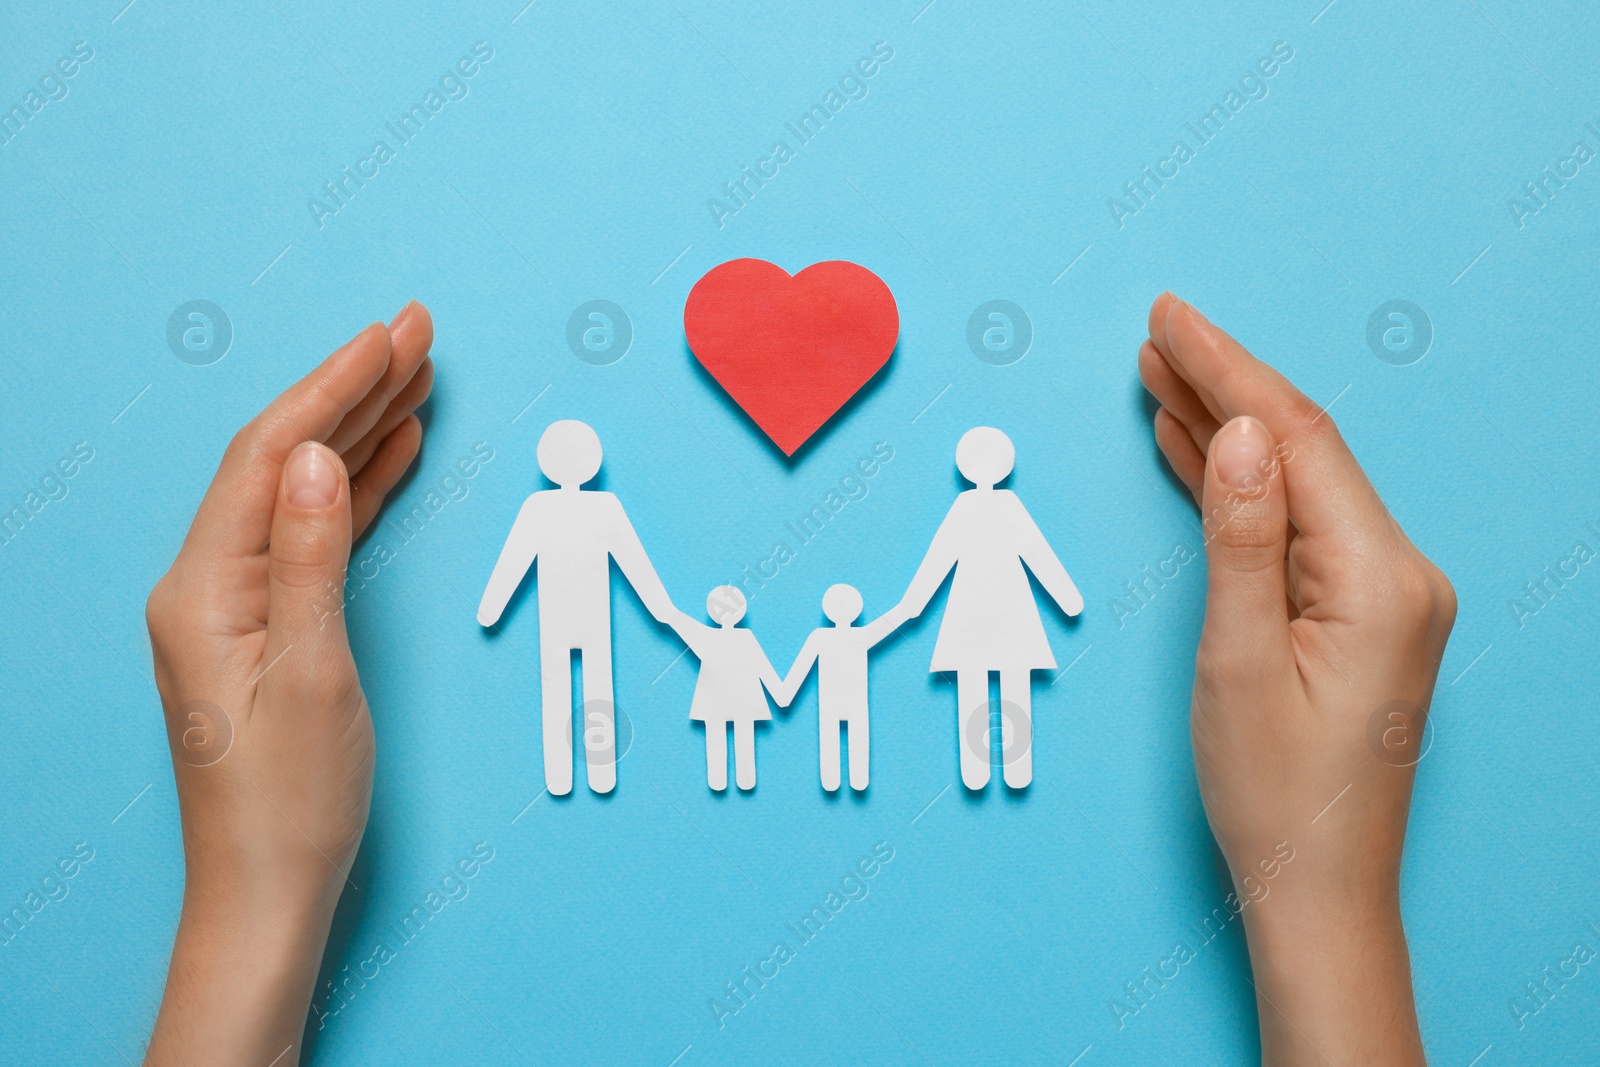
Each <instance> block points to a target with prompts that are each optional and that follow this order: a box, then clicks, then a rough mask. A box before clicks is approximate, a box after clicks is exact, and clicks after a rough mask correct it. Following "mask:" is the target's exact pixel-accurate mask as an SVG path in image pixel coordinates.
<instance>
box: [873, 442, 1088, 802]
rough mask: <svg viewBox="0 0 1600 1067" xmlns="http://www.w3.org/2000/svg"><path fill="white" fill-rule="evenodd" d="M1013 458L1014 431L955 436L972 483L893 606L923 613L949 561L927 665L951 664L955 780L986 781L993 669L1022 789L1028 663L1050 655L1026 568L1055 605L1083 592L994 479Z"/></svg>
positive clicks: (1034, 666)
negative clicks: (957, 759) (957, 754)
mask: <svg viewBox="0 0 1600 1067" xmlns="http://www.w3.org/2000/svg"><path fill="white" fill-rule="evenodd" d="M1015 459H1016V450H1015V448H1014V447H1013V446H1012V444H1011V439H1010V438H1009V437H1007V436H1006V435H1005V434H1003V433H1001V432H1000V431H999V430H996V429H993V428H991V427H988V426H978V427H975V428H973V429H971V430H968V431H967V432H966V433H965V434H964V435H963V436H962V438H961V441H960V442H959V443H958V444H957V445H956V467H957V469H958V470H960V471H961V475H962V477H964V478H966V480H967V481H969V482H971V483H972V484H973V485H974V486H975V487H976V488H973V489H968V490H966V491H964V492H962V493H960V494H958V495H957V496H956V501H955V503H954V504H952V505H951V507H950V511H949V512H948V513H947V514H946V515H945V517H944V521H943V522H942V523H940V524H939V529H938V531H937V532H936V533H935V534H934V535H933V543H932V544H931V545H929V546H928V553H927V555H926V556H925V557H924V558H923V560H922V564H921V566H919V567H918V568H917V573H916V575H915V576H914V577H913V578H912V579H911V585H910V586H909V587H908V588H907V589H906V594H905V596H904V597H902V598H901V600H900V603H899V605H897V608H896V609H893V610H895V611H897V612H903V613H904V614H905V615H906V616H907V617H913V618H914V617H915V616H917V615H920V614H921V613H922V610H923V609H924V608H926V607H927V606H928V601H929V600H931V599H932V598H933V594H934V593H936V592H938V590H939V586H941V585H942V584H944V580H945V576H946V575H948V574H949V573H950V571H951V570H952V569H954V570H955V578H954V580H953V581H952V582H951V584H950V598H949V600H948V601H947V602H946V604H945V609H944V618H943V620H942V621H941V622H940V624H939V639H938V641H937V642H936V643H935V645H934V649H933V662H932V664H931V665H930V666H929V668H928V669H929V670H930V671H954V672H955V675H956V702H957V709H956V710H957V724H958V727H959V729H960V731H961V736H960V742H961V743H960V749H961V780H962V781H963V782H964V783H965V784H966V786H967V788H968V789H982V788H984V787H985V786H986V785H988V784H989V751H990V737H989V675H990V673H991V672H998V673H999V675H1000V704H1001V711H1002V716H1003V718H1004V719H1005V720H1006V721H1005V723H1004V727H1005V735H1006V736H1004V739H1003V742H1002V750H1003V755H1002V761H1003V766H1004V768H1005V771H1004V774H1005V782H1006V785H1008V786H1010V787H1012V788H1013V789H1020V788H1022V787H1024V786H1026V785H1027V784H1028V783H1029V782H1031V781H1032V780H1033V751H1032V749H1033V725H1032V689H1031V687H1032V672H1033V671H1036V670H1049V669H1051V668H1053V667H1055V665H1056V660H1055V656H1054V655H1053V654H1052V653H1051V651H1050V642H1049V640H1048V639H1047V638H1046V637H1045V632H1044V624H1043V622H1042V621H1041V619H1040V618H1039V607H1038V605H1037V604H1036V603H1035V602H1034V598H1033V589H1032V587H1031V586H1030V585H1029V583H1028V572H1029V571H1031V572H1032V573H1033V576H1034V577H1035V578H1036V579H1038V582H1039V584H1040V585H1041V586H1042V587H1043V588H1044V591H1045V592H1046V593H1048V594H1049V596H1050V598H1051V599H1052V600H1054V601H1055V602H1056V603H1057V604H1058V605H1060V607H1061V610H1062V611H1064V612H1066V613H1067V614H1068V615H1076V614H1078V613H1079V612H1080V611H1082V610H1083V597H1082V596H1080V595H1079V593H1078V589H1077V587H1076V586H1075V585H1073V584H1072V579H1071V578H1070V577H1068V575H1067V570H1066V568H1065V567H1063V566H1062V565H1061V561H1060V560H1059V559H1057V558H1056V554H1055V552H1054V551H1053V550H1052V549H1051V548H1050V545H1049V544H1048V543H1046V541H1045V539H1044V534H1042V533H1041V532H1040V531H1039V527H1038V526H1037V525H1035V524H1034V521H1033V518H1032V516H1030V515H1029V514H1028V511H1027V509H1026V508H1024V507H1023V506H1022V501H1021V500H1019V499H1018V498H1017V495H1016V494H1015V493H1013V492H1011V490H1009V489H998V488H996V486H997V485H999V483H1000V482H1002V481H1004V480H1005V479H1006V477H1007V476H1008V475H1010V473H1011V468H1012V464H1013V463H1014V461H1015ZM1024 567H1026V570H1024Z"/></svg>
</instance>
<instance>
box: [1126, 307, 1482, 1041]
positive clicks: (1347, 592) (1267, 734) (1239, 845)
mask: <svg viewBox="0 0 1600 1067" xmlns="http://www.w3.org/2000/svg"><path fill="white" fill-rule="evenodd" d="M1149 333H1150V338H1149V340H1148V341H1146V342H1145V343H1144V344H1143V345H1142V346H1141V348H1140V350H1139V376H1140V378H1141V379H1142V380H1143V381H1144V384H1145V387H1146V388H1147V389H1149V391H1150V392H1151V393H1152V394H1153V395H1154V396H1155V397H1156V399H1157V400H1159V401H1160V402H1161V410H1160V411H1158V412H1157V413H1156V417H1155V436H1156V441H1157V442H1158V443H1159V445H1160V447H1161V451H1162V452H1163V453H1164V454H1165V455H1166V457H1167V460H1168V462H1169V463H1170V464H1171V465H1172V469H1173V470H1174V471H1175V472H1176V473H1177V475H1178V477H1179V478H1180V479H1182V481H1183V482H1184V484H1185V485H1186V486H1188V488H1189V491H1190V492H1191V493H1192V494H1193V495H1194V497H1195V500H1196V501H1197V502H1199V504H1200V507H1201V512H1202V518H1203V520H1204V522H1203V526H1204V530H1205V544H1206V549H1205V551H1206V568H1207V574H1208V579H1207V582H1208V584H1207V590H1206V614H1205V624H1204V627H1203V629H1202V631H1201V636H1200V647H1199V651H1198V653H1197V655H1196V657H1195V682H1194V692H1193V698H1192V704H1191V711H1190V732H1191V736H1192V739H1193V743H1194V755H1195V770H1196V773H1197V776H1198V779H1199V783H1200V794H1201V798H1202V800H1203V801H1204V803H1205V809H1206V815H1207V818H1208V819H1209V820H1210V822H1211V828H1212V831H1213V832H1214V833H1215V834H1216V838H1217V843H1218V845H1220V846H1221V848H1222V852H1223V855H1224V856H1225V857H1226V858H1227V861H1228V866H1229V869H1230V870H1231V872H1232V874H1233V881H1234V886H1235V888H1236V890H1237V893H1238V896H1239V898H1240V900H1241V901H1243V902H1244V904H1242V905H1241V906H1242V915H1243V917H1244V926H1245V930H1246V933H1247V936H1248V939H1249V946H1250V959H1251V963H1252V966H1253V968H1254V970H1255V975H1256V983H1257V992H1258V1009H1259V1012H1260V1017H1261V1038H1262V1051H1263V1060H1264V1062H1266V1063H1269V1064H1280V1065H1281V1064H1302V1063H1304V1064H1311V1063H1317V1064H1322V1063H1324V1062H1332V1063H1341V1064H1342V1063H1384V1064H1402V1063H1403V1064H1421V1063H1423V1062H1424V1061H1423V1054H1422V1044H1421V1039H1420V1037H1419V1035H1418V1030H1417V1022H1416V1010H1415V1006H1414V1001H1413V997H1412V992H1411V975H1410V964H1409V959H1408V956H1407V951H1406V944H1405V934H1404V930H1403V929H1402V926H1401V922H1400V900H1399V896H1400V885H1399V880H1400V860H1401V850H1402V847H1403V845H1404V842H1405V830H1406V817H1407V813H1408V810H1409V808H1410V804H1411V787H1412V779H1413V777H1414V775H1415V769H1414V767H1415V762H1416V752H1415V750H1416V748H1417V747H1418V745H1419V744H1420V741H1421V736H1422V726H1423V721H1422V720H1423V716H1424V715H1425V711H1426V708H1427V706H1428V703H1429V701H1430V700H1431V699H1432V695H1433V688H1434V681H1435V677H1436V676H1437V674H1438V671H1439V661H1440V659H1441V657H1442V656H1443V655H1444V648H1445V642H1446V640H1447V639H1448V638H1449V635H1450V628H1451V626H1452V625H1453V624H1454V621H1455V612H1456V598H1455V593H1454V591H1453V590H1452V589H1451V586H1450V583H1449V581H1448V580H1447V579H1446V578H1445V576H1444V574H1443V573H1442V572H1441V571H1440V570H1439V568H1437V567H1435V566H1434V565H1433V564H1432V563H1431V562H1429V561H1428V559H1427V558H1426V557H1424V556H1423V555H1422V553H1421V552H1419V551H1418V550H1417V549H1416V547H1415V546H1413V545H1412V544H1411V542H1410V541H1408V540H1407V539H1406V536H1405V534H1404V533H1403V532H1402V531H1401V529H1400V527H1399V526H1398V525H1397V524H1396V523H1395V521H1394V520H1393V519H1392V518H1391V517H1390V516H1389V513H1388V511H1387V510H1385V508H1384V506H1383V501H1382V500H1380V499H1379V498H1378V494H1377V493H1376V491H1374V489H1373V487H1372V485H1371V483H1370V482H1368V480H1367V478H1366V475H1365V474H1364V473H1363V472H1362V470H1361V466H1360V464H1359V463H1357V462H1356V459H1355V457H1354V456H1353V455H1352V454H1351V452H1350V450H1349V448H1348V447H1347V446H1346V445H1345V443H1344V441H1343V439H1342V438H1341V437H1340V436H1339V432H1338V431H1337V430H1336V429H1335V428H1334V424H1333V420H1332V419H1331V418H1330V417H1329V416H1328V415H1327V414H1326V412H1324V411H1323V410H1322V409H1320V408H1319V407H1318V406H1317V405H1316V404H1315V403H1313V402H1312V401H1311V400H1309V399H1308V398H1307V397H1306V396H1305V395H1304V394H1302V393H1301V392H1300V391H1299V390H1297V389H1296V388H1295V387H1294V386H1293V385H1291V384H1290V383H1289V382H1288V381H1287V380H1286V379H1284V378H1283V377H1282V376H1281V375H1280V374H1278V373H1277V372H1276V371H1275V370H1273V369H1272V368H1271V367H1269V366H1267V365H1266V364H1264V363H1262V362H1260V361H1258V360H1257V359H1255V358H1254V357H1253V356H1251V355H1250V353H1249V352H1247V351H1245V349H1244V348H1243V347H1241V346H1240V345H1239V344H1238V342H1236V341H1234V340H1233V338H1231V337H1229V336H1228V335H1227V334H1226V333H1223V332H1222V331H1221V330H1219V329H1217V328H1216V327H1215V326H1213V325H1212V324H1211V323H1210V322H1208V321H1207V320H1206V319H1205V317H1204V316H1203V315H1201V314H1200V313H1199V312H1198V311H1196V310H1195V309H1194V308H1192V307H1191V306H1189V305H1188V304H1185V303H1183V302H1182V301H1180V300H1178V299H1177V298H1175V297H1173V296H1172V295H1171V294H1170V293H1163V294H1162V295H1161V296H1160V297H1158V298H1157V299H1156V301H1155V303H1154V305H1153V306H1152V307H1151V309H1150V320H1149ZM1396 710H1399V711H1400V712H1401V714H1400V715H1399V716H1398V717H1394V718H1391V717H1390V716H1391V712H1394V711H1396ZM1375 724H1376V725H1375ZM1397 728H1398V729H1397ZM1375 730H1376V740H1375V739H1374V738H1375V733H1374V731H1375ZM1408 731H1409V732H1408ZM1408 743H1409V747H1407V745H1408ZM1408 753H1409V755H1408ZM1280 845H1282V846H1284V847H1286V849H1287V854H1288V855H1289V856H1291V857H1293V859H1292V862H1291V863H1285V862H1283V856H1284V854H1285V853H1284V852H1282V851H1280V850H1279V849H1280ZM1269 871H1270V872H1271V873H1270V874H1269V873H1268V872H1269ZM1268 879H1271V880H1270V881H1268ZM1269 892H1270V894H1271V899H1270V900H1268V899H1267V894H1268V893H1269Z"/></svg>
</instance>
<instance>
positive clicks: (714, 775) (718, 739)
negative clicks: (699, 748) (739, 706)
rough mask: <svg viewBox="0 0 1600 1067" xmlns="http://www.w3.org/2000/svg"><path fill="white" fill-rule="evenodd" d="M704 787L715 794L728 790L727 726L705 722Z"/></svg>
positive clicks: (709, 721)
mask: <svg viewBox="0 0 1600 1067" xmlns="http://www.w3.org/2000/svg"><path fill="white" fill-rule="evenodd" d="M705 725H706V785H709V786H710V787H711V788H712V789H715V790H716V791H717V792H719V793H720V792H722V791H723V790H724V789H726V788H728V724H727V723H725V722H717V721H714V720H712V719H707V720H706V724H705Z"/></svg>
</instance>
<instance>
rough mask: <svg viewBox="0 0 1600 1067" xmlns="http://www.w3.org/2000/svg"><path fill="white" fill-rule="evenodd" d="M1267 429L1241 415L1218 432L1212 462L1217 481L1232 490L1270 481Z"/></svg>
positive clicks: (1248, 417)
mask: <svg viewBox="0 0 1600 1067" xmlns="http://www.w3.org/2000/svg"><path fill="white" fill-rule="evenodd" d="M1269 440H1270V438H1268V436H1267V428H1266V427H1265V426H1263V425H1261V423H1259V422H1257V421H1256V420H1255V419H1252V418H1251V417H1250V416H1248V415H1241V416H1239V417H1238V418H1237V419H1234V420H1233V421H1231V422H1229V423H1228V424H1227V425H1226V426H1224V427H1223V428H1222V429H1220V430H1218V431H1217V442H1216V444H1215V445H1214V446H1213V448H1214V451H1213V454H1212V461H1213V462H1214V463H1215V464H1216V466H1217V477H1218V478H1219V479H1221V481H1222V484H1223V485H1226V486H1228V487H1229V488H1230V489H1246V488H1249V487H1251V486H1254V485H1259V484H1260V483H1261V481H1262V479H1263V478H1265V477H1266V471H1267V465H1268V461H1269V458H1270V453H1271V447H1270V445H1269V443H1268V442H1269Z"/></svg>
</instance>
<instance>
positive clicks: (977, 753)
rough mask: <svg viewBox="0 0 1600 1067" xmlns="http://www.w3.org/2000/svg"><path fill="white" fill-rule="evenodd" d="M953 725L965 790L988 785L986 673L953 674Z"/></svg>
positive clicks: (987, 681) (987, 689)
mask: <svg viewBox="0 0 1600 1067" xmlns="http://www.w3.org/2000/svg"><path fill="white" fill-rule="evenodd" d="M956 705H957V707H956V713H957V717H956V726H957V728H958V729H959V730H960V732H961V736H960V738H959V741H960V744H961V781H962V782H963V783H964V784H965V785H966V787H967V788H968V789H982V788H983V787H984V786H986V785H988V784H989V672H988V671H972V670H967V671H957V672H956Z"/></svg>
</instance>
